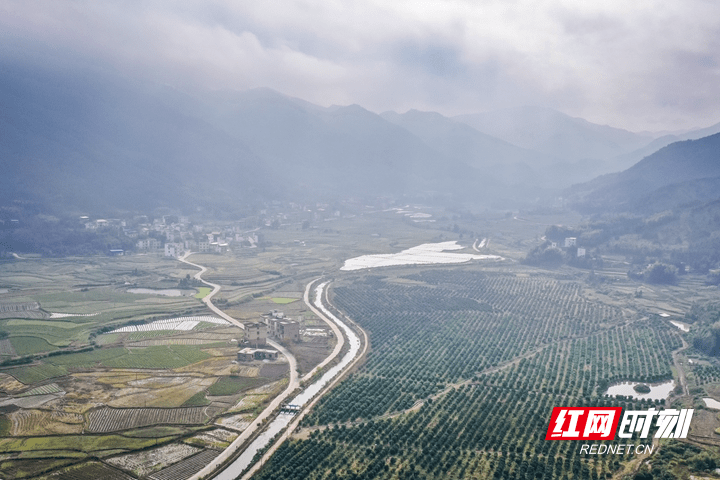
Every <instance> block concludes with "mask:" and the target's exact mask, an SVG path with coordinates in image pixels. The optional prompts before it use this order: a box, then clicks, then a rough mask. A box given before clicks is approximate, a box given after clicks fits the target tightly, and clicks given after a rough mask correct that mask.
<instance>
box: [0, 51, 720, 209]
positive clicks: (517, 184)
mask: <svg viewBox="0 0 720 480" xmlns="http://www.w3.org/2000/svg"><path fill="white" fill-rule="evenodd" d="M718 131H720V124H717V125H714V126H712V127H709V128H707V129H703V130H697V131H693V132H686V133H684V134H682V135H679V136H678V135H675V136H671V135H665V136H659V135H653V134H650V133H647V132H643V133H632V132H628V131H626V130H621V129H616V128H611V127H607V126H601V125H596V124H593V123H590V122H587V121H585V120H582V119H578V118H572V117H569V116H567V115H564V114H562V113H559V112H556V111H553V110H550V109H543V108H534V107H523V108H515V109H508V110H502V111H496V112H486V113H478V114H472V115H462V116H457V117H452V118H450V117H446V116H443V115H441V114H439V113H434V112H419V111H416V110H410V111H408V112H406V113H403V114H400V113H395V112H384V113H382V114H376V113H373V112H370V111H368V110H366V109H364V108H362V107H361V106H358V105H350V106H332V107H321V106H318V105H314V104H311V103H308V102H305V101H303V100H300V99H296V98H292V97H288V96H285V95H283V94H280V93H278V92H275V91H273V90H269V89H255V90H249V91H244V92H202V93H194V94H188V93H183V92H180V91H178V90H175V89H173V88H171V87H167V86H158V85H152V84H147V83H141V82H137V81H133V80H129V79H126V78H124V77H121V76H118V75H114V74H113V73H112V72H107V71H99V70H98V71H91V70H87V71H82V72H78V71H76V70H73V69H71V68H69V67H68V68H65V69H63V68H58V67H55V68H50V67H41V66H37V67H27V66H22V67H21V66H18V65H8V64H6V65H3V74H2V75H1V76H0V158H2V164H3V175H2V176H1V177H0V206H2V205H5V206H6V205H10V204H11V203H12V202H17V201H25V202H32V203H36V204H39V205H41V206H44V207H46V208H50V209H54V210H55V211H58V210H60V211H68V212H70V211H88V212H89V211H98V212H101V211H112V210H116V211H122V210H131V211H132V210H149V209H152V208H155V207H158V206H167V207H175V208H181V209H193V208H196V207H197V206H207V207H208V208H213V207H217V206H218V205H221V204H225V205H227V204H232V203H233V202H252V201H253V199H258V198H260V199H290V198H317V197H320V198H322V197H325V198H328V197H332V196H338V195H344V196H348V195H352V196H360V197H362V196H369V195H370V196H375V195H410V196H415V197H417V198H423V197H425V198H427V197H428V196H432V197H441V198H445V197H452V198H456V199H458V200H472V201H477V202H481V203H483V202H485V203H486V204H488V205H492V204H493V202H495V204H498V205H499V204H502V203H503V202H505V204H508V205H513V204H518V202H522V201H529V200H533V199H535V198H538V197H541V196H543V195H551V194H553V192H560V191H561V190H562V189H564V188H568V187H570V185H572V184H575V183H579V182H586V181H589V180H591V179H593V177H595V176H597V175H600V174H608V173H610V172H615V171H618V170H625V169H628V168H629V167H631V166H632V165H633V164H634V163H635V162H637V161H639V160H640V159H641V158H642V157H643V156H645V155H650V154H652V155H650V156H648V157H647V158H645V159H644V160H642V162H640V163H638V164H637V165H635V166H632V168H630V169H629V170H627V171H626V172H624V173H622V174H614V175H607V176H604V177H600V178H599V179H596V180H593V182H591V183H588V184H585V185H584V186H582V185H579V186H575V187H573V189H572V190H570V191H569V192H570V193H569V195H570V197H571V198H573V199H574V201H576V202H578V204H580V205H581V206H584V207H585V208H587V209H590V210H597V209H604V208H610V207H608V205H609V203H613V202H615V204H617V205H625V206H628V205H631V204H632V205H634V206H638V205H640V206H641V205H642V204H643V202H645V203H647V202H649V201H650V198H651V197H652V195H653V192H654V191H656V190H657V189H658V188H663V187H667V186H669V185H672V184H673V183H677V182H685V181H700V180H701V182H700V183H697V185H695V186H693V187H687V188H683V187H680V186H678V187H677V189H678V192H684V193H678V195H680V196H682V195H685V196H686V197H687V196H688V195H687V192H688V191H690V190H692V188H695V187H697V191H698V192H705V193H703V194H698V195H695V196H694V197H693V196H692V195H690V197H692V198H688V199H689V200H700V199H707V198H714V197H713V194H714V193H713V192H714V191H717V188H716V187H717V186H718V185H720V182H717V181H716V180H713V178H714V177H720V171H718V172H716V171H715V168H716V167H717V164H718V162H717V153H716V152H718V151H720V149H718V148H717V142H716V141H715V143H712V142H713V140H712V139H713V138H716V137H718V136H717V135H715V137H709V139H703V140H698V142H700V143H697V142H690V143H688V142H681V143H674V144H672V145H670V146H666V145H668V144H670V143H672V142H673V141H675V140H683V139H695V138H700V137H702V136H706V135H711V134H714V133H717V132H718ZM703 142H709V143H708V144H707V145H706V144H705V143H703ZM662 147H665V148H662ZM658 149H661V150H660V151H659V152H657V153H655V154H653V152H655V151H656V150H658ZM663 152H664V153H663ZM688 152H689V153H688ZM688 155H689V156H690V157H693V158H695V157H697V158H701V160H698V162H697V168H696V169H694V170H693V169H684V168H682V167H678V166H677V165H675V166H672V165H673V162H674V161H675V160H677V161H690V160H688V158H689V157H688ZM638 157H639V158H638ZM713 160H715V163H713ZM654 162H657V164H658V165H662V168H659V167H658V168H656V167H655V166H654V165H655V163H654ZM678 170H679V171H682V172H685V173H687V175H684V176H683V175H680V176H678V175H677V171H678ZM690 172H693V173H692V174H691V173H690ZM702 182H704V183H702ZM639 185H642V188H641V189H638V188H637V187H638V186H639ZM631 187H632V188H631ZM626 190H633V192H634V193H632V194H628V193H627V191H626ZM598 191H603V192H606V193H607V195H603V194H600V193H597V192H598ZM594 192H595V193H594ZM648 195H649V197H648ZM608 202H609V203H608ZM633 202H634V203H633ZM666 203H667V202H666ZM612 208H615V207H612Z"/></svg>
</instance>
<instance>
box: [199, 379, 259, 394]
mask: <svg viewBox="0 0 720 480" xmlns="http://www.w3.org/2000/svg"><path fill="white" fill-rule="evenodd" d="M265 383H267V380H266V379H264V378H257V377H220V378H219V379H218V380H217V381H216V382H215V383H213V384H212V385H211V386H210V388H208V395H234V394H236V393H238V392H241V391H243V390H248V389H250V388H255V387H258V386H260V385H263V384H265Z"/></svg>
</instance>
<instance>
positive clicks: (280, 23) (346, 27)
mask: <svg viewBox="0 0 720 480" xmlns="http://www.w3.org/2000/svg"><path fill="white" fill-rule="evenodd" d="M0 43H2V45H3V46H0V53H2V54H3V55H5V56H6V57H15V58H20V57H22V58H26V59H32V58H34V56H35V55H37V54H38V52H40V51H43V54H45V55H47V52H48V51H50V52H52V55H53V56H54V57H55V58H57V59H60V60H62V59H63V58H66V57H67V58H71V57H72V58H76V59H77V58H81V59H84V60H85V61H92V62H98V63H100V64H102V63H108V64H110V65H112V66H114V67H115V68H117V69H118V70H120V71H122V72H125V73H127V74H129V75H132V76H134V75H139V76H142V77H146V78H147V77H149V78H152V79H155V80H157V81H159V82H163V83H168V84H173V85H177V86H179V87H181V88H189V87H201V88H205V87H209V88H213V89H215V88H233V89H238V90H245V89H248V88H253V87H270V88H273V89H276V90H278V91H281V92H283V93H285V94H288V95H292V96H296V97H300V98H303V99H305V100H308V101H311V102H313V103H317V104H321V105H325V106H327V105H331V104H339V105H347V104H352V103H357V104H360V105H362V106H364V107H365V108H368V109H370V110H373V111H376V112H381V111H385V110H395V111H399V112H404V111H406V110H408V109H411V108H416V109H420V110H434V111H438V112H440V113H443V114H446V115H454V114H460V113H472V112H475V111H485V110H492V109H495V108H502V107H511V106H519V105H539V106H547V107H552V108H556V109H558V110H560V111H562V112H565V113H567V114H570V115H573V116H580V117H583V118H586V119H588V120H590V121H593V122H596V123H602V124H609V125H613V126H618V127H623V128H628V129H630V130H635V131H639V130H643V129H648V130H662V129H670V130H674V129H682V128H690V127H695V126H697V127H704V126H708V125H710V124H713V123H717V122H719V121H720V2H718V1H717V0H632V1H628V0H603V1H597V0H595V1H589V0H544V1H543V0H515V1H513V0H498V1H494V0H492V1H488V0H471V1H441V2H423V1H404V0H392V1H380V0H378V1H375V0H319V1H302V0H285V1H273V0H261V1H253V0H249V1H245V0H198V1H195V0H185V1H159V0H123V1H97V0H45V1H43V0H33V1H28V0H17V1H12V0H0Z"/></svg>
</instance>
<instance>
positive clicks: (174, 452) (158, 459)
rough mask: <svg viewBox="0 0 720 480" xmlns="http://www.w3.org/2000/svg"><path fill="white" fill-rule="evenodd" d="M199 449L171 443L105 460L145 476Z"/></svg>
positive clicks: (197, 451)
mask: <svg viewBox="0 0 720 480" xmlns="http://www.w3.org/2000/svg"><path fill="white" fill-rule="evenodd" d="M200 451H201V450H200V449H199V448H197V447H193V446H190V445H187V444H185V443H173V444H170V445H165V446H163V447H160V448H154V449H152V450H147V451H144V452H139V453H131V454H128V455H122V456H120V457H113V458H108V459H107V460H106V462H108V463H109V464H110V465H113V466H115V467H118V468H122V469H123V470H128V471H131V472H133V473H134V474H135V475H137V476H140V477H145V476H147V475H148V474H150V473H152V472H156V471H158V470H161V469H163V468H165V467H167V466H168V465H173V464H175V463H177V462H179V461H181V460H183V459H185V458H187V457H189V456H191V455H194V454H196V453H199V452H200Z"/></svg>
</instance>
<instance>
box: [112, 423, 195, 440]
mask: <svg viewBox="0 0 720 480" xmlns="http://www.w3.org/2000/svg"><path fill="white" fill-rule="evenodd" d="M187 431H188V430H187V429H185V428H180V427H170V426H167V427H163V426H157V427H148V428H139V429H137V430H131V431H129V432H124V433H123V436H125V437H134V438H160V437H175V436H179V435H183V434H184V433H187Z"/></svg>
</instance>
